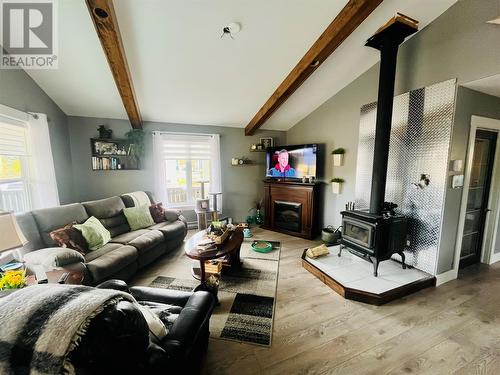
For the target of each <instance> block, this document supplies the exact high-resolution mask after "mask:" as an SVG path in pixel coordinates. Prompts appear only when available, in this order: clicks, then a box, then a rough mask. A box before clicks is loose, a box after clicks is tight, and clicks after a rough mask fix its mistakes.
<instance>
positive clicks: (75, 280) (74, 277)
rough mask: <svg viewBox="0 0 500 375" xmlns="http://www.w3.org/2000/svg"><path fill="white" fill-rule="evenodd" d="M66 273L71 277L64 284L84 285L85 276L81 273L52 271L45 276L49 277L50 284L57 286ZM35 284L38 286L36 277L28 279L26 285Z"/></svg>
mask: <svg viewBox="0 0 500 375" xmlns="http://www.w3.org/2000/svg"><path fill="white" fill-rule="evenodd" d="M66 272H69V276H68V278H67V279H66V282H65V283H64V284H69V285H81V284H82V282H83V279H84V278H85V275H84V273H83V272H81V271H63V270H52V271H47V272H45V274H46V275H47V280H48V283H49V284H56V283H57V282H58V281H59V279H60V278H61V276H62V275H63V274H64V273H66ZM34 284H37V281H36V278H35V276H34V275H31V276H28V277H27V278H26V285H34Z"/></svg>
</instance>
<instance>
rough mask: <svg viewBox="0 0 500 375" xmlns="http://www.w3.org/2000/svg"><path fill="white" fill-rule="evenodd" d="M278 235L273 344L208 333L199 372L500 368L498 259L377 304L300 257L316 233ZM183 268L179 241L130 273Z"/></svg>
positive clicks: (181, 272)
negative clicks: (327, 280)
mask: <svg viewBox="0 0 500 375" xmlns="http://www.w3.org/2000/svg"><path fill="white" fill-rule="evenodd" d="M254 234H255V235H256V237H257V238H262V239H270V240H279V241H282V251H281V260H280V266H279V277H278V289H277V302H276V311H275V318H274V330H273V341H272V345H271V347H270V348H264V347H259V346H255V345H250V344H243V343H237V342H233V341H225V340H217V339H210V345H209V349H208V354H207V358H206V364H205V368H204V373H205V374H238V375H243V374H266V375H267V374H288V375H290V374H349V375H351V374H498V373H500V297H499V296H500V265H493V266H491V267H486V266H481V267H475V266H472V267H469V268H468V269H466V270H465V272H463V273H462V274H461V278H460V279H459V280H455V281H452V282H449V283H447V284H444V285H442V286H440V287H438V288H428V289H425V290H423V291H421V292H418V293H415V294H413V295H411V296H408V297H405V298H403V299H400V300H397V301H393V302H391V303H389V304H386V305H383V306H371V305H366V304H362V303H358V302H353V301H348V300H345V299H343V298H342V297H341V296H339V295H337V294H336V293H335V292H333V291H332V290H331V289H330V288H329V287H327V286H326V285H324V284H323V283H322V282H321V281H320V280H318V279H316V278H315V277H314V276H313V275H311V274H310V273H309V272H307V271H306V270H305V269H303V268H302V266H301V259H300V256H301V254H302V251H303V249H304V248H306V247H309V246H311V245H312V244H314V243H315V242H312V241H308V240H303V239H298V238H295V237H291V236H287V235H283V234H279V233H274V232H269V231H264V230H260V229H258V230H255V231H254ZM158 275H169V276H174V277H190V270H189V260H188V259H187V258H186V257H185V256H184V253H183V251H182V249H180V250H179V251H177V252H175V253H174V254H170V255H169V256H167V257H165V258H163V259H161V260H160V261H159V262H157V263H155V264H154V266H152V267H149V268H148V269H147V270H146V272H145V273H142V275H141V276H140V277H138V278H136V279H135V280H134V284H140V285H147V284H149V283H150V282H151V281H152V280H153V279H154V278H155V277H156V276H158Z"/></svg>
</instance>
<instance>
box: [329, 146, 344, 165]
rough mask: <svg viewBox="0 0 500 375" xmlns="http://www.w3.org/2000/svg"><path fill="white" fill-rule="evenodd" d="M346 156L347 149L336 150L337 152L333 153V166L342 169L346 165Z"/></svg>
mask: <svg viewBox="0 0 500 375" xmlns="http://www.w3.org/2000/svg"><path fill="white" fill-rule="evenodd" d="M344 154H345V149H343V148H336V149H335V150H333V151H332V155H333V165H334V166H335V167H340V166H342V165H344Z"/></svg>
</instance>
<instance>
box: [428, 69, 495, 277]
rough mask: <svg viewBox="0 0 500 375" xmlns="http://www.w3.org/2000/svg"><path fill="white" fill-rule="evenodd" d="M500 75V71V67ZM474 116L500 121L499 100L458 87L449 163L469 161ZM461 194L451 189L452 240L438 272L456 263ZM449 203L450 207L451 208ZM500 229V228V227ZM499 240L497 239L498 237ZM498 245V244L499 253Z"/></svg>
mask: <svg viewBox="0 0 500 375" xmlns="http://www.w3.org/2000/svg"><path fill="white" fill-rule="evenodd" d="M499 71H500V67H499ZM473 115H477V116H483V117H489V118H494V119H499V120H500V98H497V97H494V96H491V95H486V94H483V93H480V92H477V91H474V90H470V89H468V88H465V87H459V88H458V93H457V108H456V112H455V129H454V134H453V148H452V150H451V155H450V159H451V160H454V159H462V160H465V159H466V156H467V155H466V154H467V145H468V142H469V133H470V122H471V117H472V116H473ZM461 193H462V190H461V189H460V190H455V189H448V192H447V204H446V211H445V219H446V221H445V227H446V228H448V227H449V238H443V239H442V243H443V245H442V246H443V251H442V252H441V253H440V258H439V263H438V267H439V270H443V269H447V268H449V265H450V264H452V263H453V257H452V256H451V255H452V248H451V244H452V242H453V241H454V240H455V236H456V233H457V230H458V215H459V211H460V206H459V205H456V204H455V202H456V201H457V200H458V199H461V196H462V194H461ZM448 200H450V203H449V204H448ZM499 229H500V225H499ZM453 233H455V236H453ZM497 238H498V237H497ZM498 244H499V242H498V241H497V246H496V251H499V249H498V247H499V246H498Z"/></svg>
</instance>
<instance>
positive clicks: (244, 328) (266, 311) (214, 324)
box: [150, 240, 281, 346]
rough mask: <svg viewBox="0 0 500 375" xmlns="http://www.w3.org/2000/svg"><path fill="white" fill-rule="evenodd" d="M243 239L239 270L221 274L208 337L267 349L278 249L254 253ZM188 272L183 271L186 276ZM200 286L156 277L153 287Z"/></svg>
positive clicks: (273, 306)
mask: <svg viewBox="0 0 500 375" xmlns="http://www.w3.org/2000/svg"><path fill="white" fill-rule="evenodd" d="M251 243H252V241H248V240H245V241H244V242H243V244H242V246H241V251H240V257H241V260H242V262H243V264H242V267H241V269H232V268H229V269H227V270H224V271H223V275H222V277H221V279H220V284H219V293H218V297H219V302H220V305H219V306H216V308H215V310H214V312H213V314H212V318H211V319H210V337H212V338H217V339H225V340H233V341H239V342H246V343H251V344H257V345H263V346H270V345H271V339H272V331H273V319H274V308H275V302H276V286H277V283H278V267H279V259H280V252H281V246H280V244H279V243H277V245H276V246H274V247H273V250H272V251H271V252H270V253H267V254H261V253H256V252H254V251H253V250H252V249H251V247H250V245H251ZM188 272H190V270H186V275H187V274H188ZM198 284H199V281H198V280H195V279H193V278H189V276H188V277H186V278H183V279H180V278H173V277H166V276H158V277H157V278H156V279H154V280H153V282H152V283H151V284H150V286H151V287H154V288H165V289H176V290H186V291H191V290H193V289H194V288H195V287H196V286H197V285H198Z"/></svg>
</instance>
